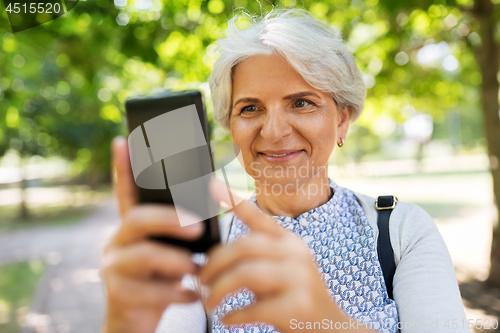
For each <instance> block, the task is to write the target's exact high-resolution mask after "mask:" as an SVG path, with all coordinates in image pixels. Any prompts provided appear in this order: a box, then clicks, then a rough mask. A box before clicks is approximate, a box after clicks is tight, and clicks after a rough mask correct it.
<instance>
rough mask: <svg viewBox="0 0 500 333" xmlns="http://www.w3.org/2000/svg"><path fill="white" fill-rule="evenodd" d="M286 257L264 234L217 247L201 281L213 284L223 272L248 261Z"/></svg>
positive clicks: (202, 271)
mask: <svg viewBox="0 0 500 333" xmlns="http://www.w3.org/2000/svg"><path fill="white" fill-rule="evenodd" d="M283 256H284V254H283V251H282V249H281V248H280V246H279V243H278V242H276V239H275V238H274V237H272V236H269V235H268V234H265V233H262V232H253V233H252V234H250V236H248V237H245V238H242V239H238V240H237V241H235V242H232V243H230V244H228V245H226V246H216V247H214V248H213V249H211V250H210V252H209V256H208V257H209V259H208V262H207V264H206V265H205V266H203V268H202V270H201V272H200V281H201V283H203V284H207V285H209V284H211V283H212V282H213V281H214V280H215V279H216V278H217V277H218V276H219V275H220V274H221V273H222V272H224V271H225V270H226V269H229V268H230V267H231V266H233V265H236V264H237V263H239V262H242V261H244V260H247V259H253V258H270V259H282V258H283Z"/></svg>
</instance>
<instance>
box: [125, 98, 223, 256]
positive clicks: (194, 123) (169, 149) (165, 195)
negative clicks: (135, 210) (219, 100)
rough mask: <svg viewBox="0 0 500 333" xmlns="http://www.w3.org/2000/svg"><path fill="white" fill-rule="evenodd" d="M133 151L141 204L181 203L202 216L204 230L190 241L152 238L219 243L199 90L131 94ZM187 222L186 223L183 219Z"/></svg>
mask: <svg viewBox="0 0 500 333" xmlns="http://www.w3.org/2000/svg"><path fill="white" fill-rule="evenodd" d="M125 109H126V112H127V121H128V129H129V137H128V144H129V152H130V163H131V167H132V173H133V177H134V180H135V184H136V186H137V193H138V196H139V202H141V203H162V204H169V205H174V206H175V207H176V208H177V207H182V208H183V209H186V210H190V211H192V212H194V213H196V214H197V215H198V216H200V217H201V219H202V221H200V222H198V223H204V225H205V232H204V234H203V235H202V236H201V237H200V238H199V239H197V240H194V241H185V240H181V239H176V238H170V237H165V236H162V235H158V236H151V237H150V238H151V239H153V240H155V241H159V242H165V243H168V244H172V245H177V246H181V247H184V248H187V249H189V250H191V251H192V252H206V251H207V250H208V249H209V248H210V247H211V246H213V245H214V244H217V243H219V242H220V235H219V225H218V220H217V214H218V205H217V204H216V203H215V202H214V201H213V199H212V198H211V196H210V195H209V191H208V183H209V180H210V178H211V177H213V176H214V174H215V173H214V162H213V160H212V152H211V149H210V137H209V130H208V122H207V116H206V111H205V110H206V109H205V107H204V103H203V98H202V95H201V92H200V91H198V90H183V91H172V90H166V91H162V92H160V93H154V94H148V95H142V96H137V97H133V98H129V99H128V100H127V101H126V102H125ZM180 222H181V223H180V224H181V225H179V228H181V227H182V226H183V221H182V220H181V221H180Z"/></svg>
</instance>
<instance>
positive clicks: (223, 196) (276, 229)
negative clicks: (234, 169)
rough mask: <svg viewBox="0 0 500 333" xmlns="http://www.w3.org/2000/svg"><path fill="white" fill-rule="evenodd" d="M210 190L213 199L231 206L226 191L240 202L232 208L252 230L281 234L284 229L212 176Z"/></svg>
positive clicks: (275, 234)
mask: <svg viewBox="0 0 500 333" xmlns="http://www.w3.org/2000/svg"><path fill="white" fill-rule="evenodd" d="M210 192H211V194H212V196H213V197H214V199H215V200H216V201H218V202H220V201H222V202H225V203H226V204H228V205H229V206H232V204H231V200H230V199H229V195H228V193H230V195H231V196H232V197H233V198H234V201H235V202H240V203H239V204H237V205H236V206H234V207H233V210H234V212H235V214H236V215H238V217H239V218H240V219H241V220H242V221H243V222H245V224H246V225H247V226H248V227H249V228H250V229H252V230H253V231H262V232H265V233H268V234H270V235H274V236H281V235H283V234H284V233H285V231H284V230H283V229H282V228H281V227H280V226H278V225H277V224H276V222H275V221H274V220H273V219H272V218H271V217H270V216H268V215H266V214H264V213H262V212H261V211H259V210H258V209H257V208H255V207H254V206H252V205H251V204H250V203H248V202H246V201H245V200H242V199H241V198H239V197H238V196H237V195H235V194H234V193H232V192H230V190H229V189H228V187H227V186H226V185H225V184H224V183H222V182H221V181H219V180H217V179H215V178H212V180H211V181H210Z"/></svg>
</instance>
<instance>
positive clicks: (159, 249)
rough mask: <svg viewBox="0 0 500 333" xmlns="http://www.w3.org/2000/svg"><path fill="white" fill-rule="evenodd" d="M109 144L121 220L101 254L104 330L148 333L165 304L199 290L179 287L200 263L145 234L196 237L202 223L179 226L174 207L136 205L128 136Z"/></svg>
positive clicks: (108, 332) (193, 297)
mask: <svg viewBox="0 0 500 333" xmlns="http://www.w3.org/2000/svg"><path fill="white" fill-rule="evenodd" d="M112 148H113V149H112V150H113V165H114V170H115V172H116V174H115V179H114V182H113V183H114V187H115V192H116V195H117V197H118V202H119V207H120V215H121V220H122V223H121V225H120V228H119V230H118V232H117V233H116V234H115V235H114V236H113V237H112V238H111V240H110V241H109V242H108V243H107V245H106V246H105V249H104V253H103V258H102V264H101V273H102V274H101V275H102V276H103V278H104V282H105V285H106V290H107V313H106V317H105V323H104V326H103V330H102V332H103V333H104V332H106V333H111V332H120V333H124V332H137V333H146V332H151V333H152V332H154V331H155V328H156V326H157V324H158V322H159V320H160V318H161V315H162V313H163V311H164V310H165V308H166V307H167V306H168V305H169V304H171V303H177V302H178V303H186V302H193V301H195V300H197V299H199V294H198V293H197V292H195V291H193V290H189V289H185V288H183V287H182V286H181V279H182V277H183V276H184V275H185V274H196V273H197V272H198V270H199V267H198V266H197V265H196V264H195V263H194V262H193V261H192V260H191V255H190V253H189V252H188V251H187V250H185V249H181V248H177V247H174V246H169V245H166V244H160V243H157V242H154V241H150V240H147V236H148V235H153V234H154V235H168V236H171V237H178V238H183V239H196V238H197V237H199V236H200V235H201V234H202V232H203V225H202V224H201V223H195V224H192V225H190V226H188V227H183V228H180V227H179V225H180V224H179V220H178V217H177V214H176V210H175V209H174V208H173V206H167V205H153V204H147V205H146V204H141V205H138V203H137V194H136V192H135V184H134V179H133V177H132V171H131V169H130V159H129V154H128V146H127V141H126V139H125V138H116V139H115V140H114V141H113V145H112ZM194 218H196V217H194ZM199 220H200V219H197V221H199Z"/></svg>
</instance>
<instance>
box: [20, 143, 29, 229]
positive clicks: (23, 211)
mask: <svg viewBox="0 0 500 333" xmlns="http://www.w3.org/2000/svg"><path fill="white" fill-rule="evenodd" d="M23 157H24V156H23V155H22V153H20V160H19V162H20V163H19V164H20V168H21V184H20V187H21V205H20V209H19V216H18V219H19V220H21V221H22V220H27V219H29V218H30V213H29V210H28V206H27V204H26V188H27V187H28V186H27V181H26V168H25V166H24V159H23Z"/></svg>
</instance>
